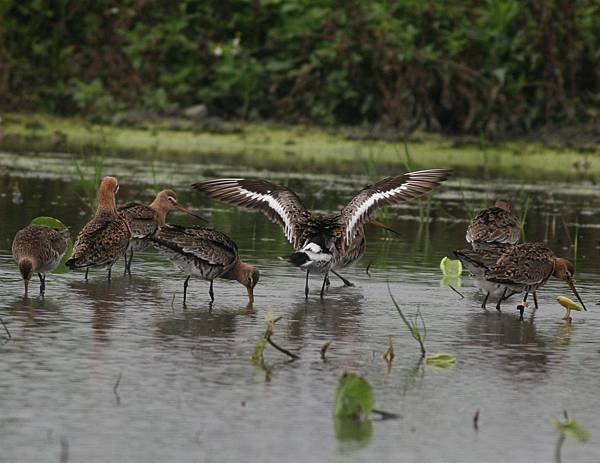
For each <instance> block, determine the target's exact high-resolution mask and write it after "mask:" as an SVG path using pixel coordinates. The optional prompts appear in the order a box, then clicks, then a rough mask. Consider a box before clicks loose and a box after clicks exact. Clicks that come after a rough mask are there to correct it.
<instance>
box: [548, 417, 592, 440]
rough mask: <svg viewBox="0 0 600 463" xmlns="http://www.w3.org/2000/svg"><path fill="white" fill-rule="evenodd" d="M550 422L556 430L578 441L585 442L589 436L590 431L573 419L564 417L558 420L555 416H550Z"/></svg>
mask: <svg viewBox="0 0 600 463" xmlns="http://www.w3.org/2000/svg"><path fill="white" fill-rule="evenodd" d="M552 424H553V425H554V428H555V429H556V431H557V432H559V433H561V434H564V435H566V436H570V437H572V438H573V439H575V440H577V441H579V442H585V441H587V440H588V439H589V437H590V433H589V432H587V431H586V430H585V429H584V428H583V427H582V426H581V425H580V424H579V423H577V421H575V420H573V419H569V418H566V419H565V420H563V421H560V420H557V419H556V418H552Z"/></svg>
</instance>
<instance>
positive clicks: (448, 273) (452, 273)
mask: <svg viewBox="0 0 600 463" xmlns="http://www.w3.org/2000/svg"><path fill="white" fill-rule="evenodd" d="M440 270H441V271H442V274H443V275H444V276H445V277H459V276H461V275H462V270H463V267H462V262H461V261H460V260H459V259H450V258H448V257H444V258H443V259H442V261H441V262H440Z"/></svg>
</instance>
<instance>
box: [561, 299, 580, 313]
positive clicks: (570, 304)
mask: <svg viewBox="0 0 600 463" xmlns="http://www.w3.org/2000/svg"><path fill="white" fill-rule="evenodd" d="M556 301H557V302H558V303H559V304H560V305H562V306H563V307H564V308H565V309H567V310H575V311H577V312H581V311H583V307H581V306H580V305H579V304H577V303H576V302H575V301H573V300H571V299H569V298H568V297H565V296H558V297H557V298H556Z"/></svg>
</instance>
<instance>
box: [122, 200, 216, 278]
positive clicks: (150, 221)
mask: <svg viewBox="0 0 600 463" xmlns="http://www.w3.org/2000/svg"><path fill="white" fill-rule="evenodd" d="M172 209H178V210H180V211H182V212H185V213H186V214H190V215H192V216H194V217H196V218H199V219H201V220H203V221H205V222H206V221H207V220H206V219H205V218H204V217H201V216H199V215H197V214H194V213H193V212H192V211H190V210H189V209H187V208H185V207H183V206H182V205H180V204H179V203H178V202H177V195H176V194H175V192H174V191H173V190H162V191H161V192H159V193H158V194H157V195H156V197H155V198H154V201H152V202H151V203H150V204H149V205H146V204H141V203H135V202H132V203H127V204H124V205H123V206H120V207H119V208H118V211H119V212H120V213H121V214H123V216H124V217H125V218H126V219H127V222H128V223H129V228H130V229H131V241H130V242H129V248H128V249H127V250H128V251H129V259H127V253H125V272H128V273H129V274H130V275H131V262H132V260H133V253H134V252H141V251H143V250H144V249H146V248H147V247H148V246H150V245H151V244H152V243H151V242H150V241H149V240H148V237H150V236H155V235H156V233H157V232H158V230H159V228H160V227H162V226H164V225H165V223H166V220H167V215H168V214H169V211H171V210H172Z"/></svg>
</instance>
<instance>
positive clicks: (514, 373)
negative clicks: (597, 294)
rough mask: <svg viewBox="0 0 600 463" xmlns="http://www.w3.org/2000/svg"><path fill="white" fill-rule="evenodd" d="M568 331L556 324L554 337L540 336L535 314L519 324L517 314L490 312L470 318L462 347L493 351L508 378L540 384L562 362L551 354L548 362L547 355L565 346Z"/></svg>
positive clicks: (569, 331)
mask: <svg viewBox="0 0 600 463" xmlns="http://www.w3.org/2000/svg"><path fill="white" fill-rule="evenodd" d="M571 332H572V327H571V326H570V325H568V324H564V325H563V324H559V325H558V327H557V330H556V334H555V335H548V334H542V333H540V332H539V331H538V329H537V328H536V323H535V314H534V313H532V314H530V316H529V318H528V319H526V320H524V321H520V320H519V316H518V315H516V314H507V313H496V312H492V311H490V312H483V313H479V314H476V315H473V316H471V317H469V320H468V322H467V324H466V326H465V333H466V334H467V335H468V337H467V339H466V341H465V344H466V345H469V346H479V347H486V348H492V349H493V351H494V354H495V356H494V358H495V360H497V361H498V363H499V364H500V370H501V371H503V372H505V373H508V375H509V377H510V378H511V379H514V378H516V377H520V378H522V379H524V380H527V381H540V380H541V379H542V378H544V377H545V376H547V374H548V372H549V369H550V367H551V366H553V367H555V366H556V364H557V362H560V361H561V356H559V355H553V356H552V362H550V358H549V355H548V353H549V352H555V349H554V348H555V347H557V346H560V347H562V348H565V347H568V346H569V344H570V338H571ZM488 352H489V351H488Z"/></svg>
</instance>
